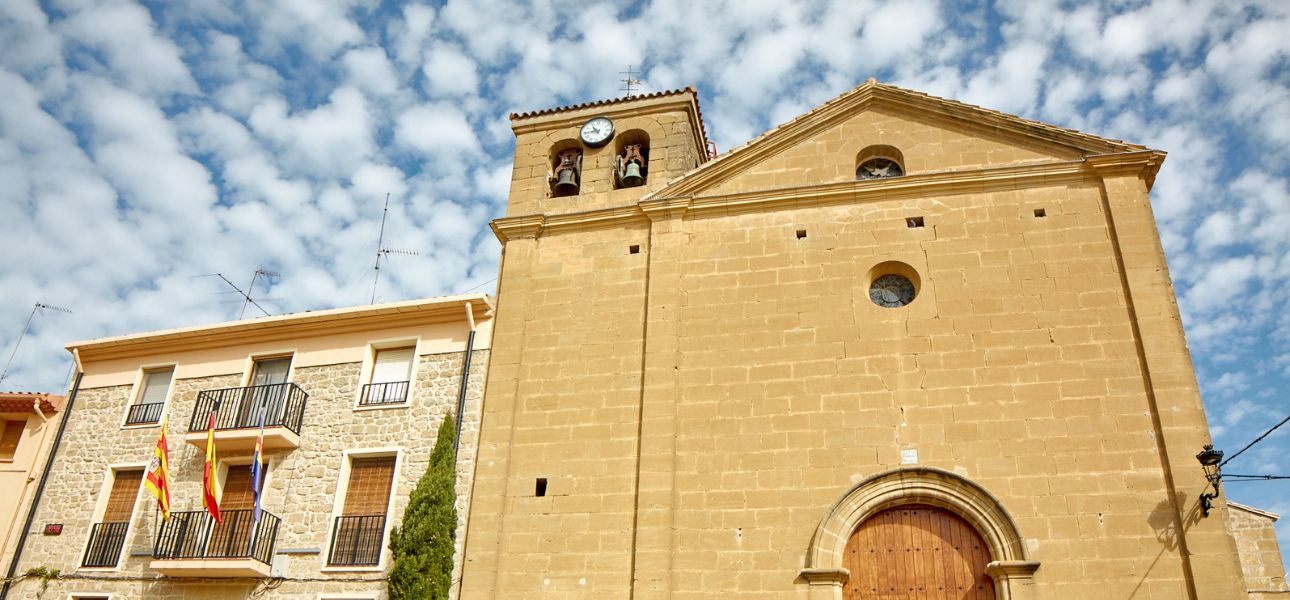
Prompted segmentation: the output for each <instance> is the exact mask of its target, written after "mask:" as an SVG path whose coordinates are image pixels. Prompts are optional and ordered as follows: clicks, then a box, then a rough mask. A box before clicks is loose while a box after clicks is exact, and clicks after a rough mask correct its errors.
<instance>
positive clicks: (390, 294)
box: [0, 0, 1290, 551]
mask: <svg viewBox="0 0 1290 600" xmlns="http://www.w3.org/2000/svg"><path fill="white" fill-rule="evenodd" d="M1287 32H1290V3H1286V2H1276V1H1267V2H1184V1H1167V2H1154V3H1143V2H1123V1H1121V2H1109V3H1105V4H1095V3H1086V2H1078V3H1062V2H1048V1H1036V0H1030V1H1018V2H999V3H972V2H968V3H937V2H933V1H920V0H909V1H901V2H878V1H873V0H854V1H848V2H835V3H830V2H822V1H814V2H783V1H781V0H771V1H739V2H729V3H722V2H715V1H714V2H703V3H696V2H690V1H685V0H655V1H651V2H615V3H594V4H593V3H583V2H549V1H548V2H532V3H513V2H505V1H496V0H473V1H468V2H457V1H452V2H448V3H447V4H446V5H442V4H433V5H426V4H397V3H390V2H386V3H375V2H361V1H357V0H335V1H330V2H323V1H319V0H189V1H187V2H164V1H161V0H150V1H144V2H142V3H140V2H137V1H136V0H106V1H98V0H59V1H55V2H49V3H37V2H35V1H34V0H5V1H3V2H0V94H3V102H0V183H2V185H0V233H2V234H3V239H4V240H5V243H4V249H5V250H4V253H3V259H2V260H3V262H2V263H0V265H2V268H0V290H4V293H3V294H0V348H3V352H4V358H7V357H8V353H9V352H10V350H12V348H13V347H14V343H15V340H16V338H17V336H18V334H19V332H20V331H21V328H22V324H23V322H24V321H25V319H26V317H27V315H28V313H29V312H30V311H31V309H32V305H33V303H35V302H45V303H49V304H54V305H60V306H65V307H67V308H69V309H71V310H72V311H74V314H72V315H66V314H62V313H57V312H52V311H50V312H43V313H41V314H38V315H37V316H36V317H35V319H34V321H33V327H32V333H31V334H30V335H28V337H27V338H26V340H25V341H23V344H22V346H21V348H20V351H19V353H18V355H17V358H16V359H15V361H14V365H13V368H12V369H11V371H10V376H9V377H8V378H7V379H5V381H4V382H3V383H2V384H0V388H6V389H26V390H49V391H58V390H61V389H64V387H65V385H66V381H67V376H68V371H69V361H68V359H67V356H66V353H65V352H63V351H62V346H63V345H64V344H65V343H66V342H68V341H72V340H79V339H86V338H92V337H98V336H104V335H113V334H121V333H127V332H134V331H144V330H152V329H159V328H168V327H174V326H182V325H190V324H197V323H206V322H215V321H221V320H226V319H230V318H235V317H236V316H237V314H238V312H239V310H240V309H241V306H240V305H238V304H236V303H224V301H226V300H228V299H230V297H229V296H228V295H221V294H219V293H220V292H224V291H226V290H227V289H228V288H227V287H226V286H224V284H223V283H222V282H220V281H219V279H218V278H214V277H196V276H199V275H203V274H209V273H223V274H225V275H226V276H228V277H229V278H230V279H232V280H233V281H234V282H236V283H237V284H238V285H240V286H245V284H247V283H248V282H249V281H250V279H251V274H252V272H253V271H254V270H255V269H256V268H258V267H263V268H266V269H270V270H273V271H277V272H279V273H281V274H282V278H281V279H280V280H276V281H274V282H272V285H271V288H270V287H266V286H264V285H261V284H257V286H256V289H255V293H256V294H257V296H259V297H263V298H266V299H268V298H276V300H265V301H263V302H262V304H263V305H264V306H265V307H266V308H268V309H269V310H270V311H271V312H275V313H282V312H293V311H299V310H305V309H317V308H325V307H332V306H346V305H354V304H362V303H366V302H367V301H368V300H369V299H370V297H371V296H370V295H371V285H372V278H371V277H372V261H373V259H374V254H373V253H374V250H375V245H376V238H377V229H378V227H379V224H380V217H381V203H382V201H383V199H384V198H385V196H386V194H387V193H388V194H389V195H390V198H391V202H390V204H391V206H390V221H389V224H388V225H387V228H386V240H387V242H386V245H387V246H391V247H395V248H401V249H408V250H415V251H417V252H418V253H419V254H418V255H417V256H395V257H393V258H392V260H390V261H389V262H388V263H387V265H386V266H387V268H386V269H384V270H383V272H382V277H383V280H382V285H381V287H380V289H379V292H378V301H382V300H383V301H394V300H402V299H409V298H417V297H423V296H429V295H439V294H449V293H454V292H461V291H466V290H471V289H478V290H482V291H488V292H490V293H491V292H492V291H493V286H494V284H493V283H492V282H491V280H492V279H493V278H494V277H495V276H496V271H497V260H498V254H499V252H498V244H497V242H496V241H495V240H494V238H493V236H492V234H491V233H490V232H489V231H488V227H487V223H488V221H489V220H490V219H493V218H496V217H498V216H500V215H501V214H502V210H503V203H504V201H505V195H506V191H507V185H508V182H509V177H510V158H511V151H512V137H511V133H510V129H509V121H508V119H507V115H508V113H510V112H512V111H523V110H530V109H538V108H543V107H548V106H554V105H560V104H567V103H575V102H582V101H587V100H592V99H598V98H606V97H614V96H617V95H620V93H619V88H620V86H621V83H620V81H619V79H620V78H621V75H620V74H619V72H620V71H622V70H624V69H625V68H626V67H627V65H628V64H632V65H636V66H637V68H640V69H643V72H644V75H643V76H642V78H643V79H644V81H645V83H644V90H645V91H658V90H665V89H672V88H678V87H684V86H686V85H693V86H695V87H697V88H698V90H699V92H700V97H701V103H702V106H703V111H704V117H705V119H706V121H707V128H708V131H709V134H710V135H711V136H712V138H713V139H714V140H715V141H716V143H717V145H718V148H719V149H727V148H730V147H732V146H735V145H738V144H741V143H743V142H745V141H747V140H748V139H749V138H751V137H753V136H755V135H757V134H759V133H761V132H763V131H765V130H766V129H768V128H769V127H771V126H773V125H775V124H777V123H780V122H782V121H785V120H787V119H789V118H791V117H793V116H795V115H797V114H800V113H802V112H805V111H807V110H809V109H810V108H812V107H813V106H815V105H817V104H819V103H821V102H823V101H825V100H827V99H828V98H831V97H833V96H835V95H837V94H839V93H841V92H844V91H846V90H848V89H850V88H852V87H854V86H856V85H859V84H860V83H862V82H863V81H864V80H865V79H866V78H868V77H870V76H873V77H877V78H878V79H879V80H881V81H884V82H888V83H894V84H896V85H901V86H904V87H909V88H913V89H916V90H920V91H925V92H928V93H931V94H935V95H939V96H945V97H950V98H954V99H958V100H962V101H965V102H970V103H974V104H979V105H982V106H985V107H988V108H993V109H996V110H1001V111H1005V112H1010V113H1014V114H1018V115H1021V116H1024V117H1028V118H1032V119H1038V120H1043V121H1047V122H1050V123H1055V124H1058V125H1062V126H1066V127H1072V128H1075V129H1079V130H1081V131H1085V132H1089V133H1093V134H1097V135H1102V136H1106V137H1112V138H1118V139H1124V140H1128V141H1132V142H1137V143H1142V144H1146V145H1148V146H1151V147H1154V148H1159V149H1162V150H1165V151H1167V152H1169V158H1168V160H1167V161H1166V162H1165V166H1164V168H1163V169H1162V171H1161V173H1160V176H1159V179H1158V180H1157V182H1156V187H1155V190H1154V191H1153V193H1152V202H1153V206H1154V208H1155V212H1156V217H1157V220H1158V222H1159V226H1160V232H1161V236H1162V239H1163V242H1164V246H1165V251H1166V254H1167V256H1168V258H1169V264H1170V269H1171V271H1172V275H1173V280H1174V284H1175V286H1176V291H1177V293H1178V296H1179V302H1180V307H1181V309H1182V312H1183V317H1184V324H1185V326H1186V330H1187V335H1188V341H1189V344H1190V347H1191V351H1192V356H1193V359H1194V360H1195V362H1196V367H1197V373H1198V376H1199V379H1200V384H1201V389H1202V391H1203V392H1204V396H1205V404H1206V407H1207V410H1208V412H1209V416H1210V423H1211V427H1212V429H1213V433H1214V436H1215V439H1216V442H1217V445H1218V446H1219V447H1220V448H1223V449H1226V450H1228V451H1229V453H1230V452H1233V451H1235V450H1236V449H1238V448H1239V447H1240V446H1241V445H1243V444H1244V443H1245V442H1247V441H1248V440H1250V439H1252V438H1254V437H1255V436H1256V435H1257V434H1258V433H1260V432H1261V431H1262V430H1263V429H1265V428H1267V427H1269V426H1271V425H1272V424H1274V423H1275V422H1276V421H1278V420H1280V419H1281V418H1282V417H1284V416H1285V415H1287V414H1290V400H1288V398H1290V395H1288V394H1287V392H1288V391H1290V387H1288V386H1287V383H1288V382H1290V310H1287V309H1286V306H1287V305H1290V183H1288V181H1290V170H1288V169H1287V161H1288V160H1290V86H1288V85H1287V83H1288V82H1290V35H1287ZM642 65H643V67H642ZM1198 450H1199V449H1198ZM1288 456H1290V428H1287V431H1281V432H1278V433H1277V434H1274V435H1273V436H1272V437H1270V438H1269V439H1268V441H1266V442H1264V443H1263V444H1260V445H1259V446H1257V447H1256V448H1255V449H1254V450H1251V451H1250V452H1249V453H1247V454H1246V455H1245V456H1242V457H1241V458H1240V459H1238V461H1237V462H1233V463H1232V464H1231V465H1229V469H1228V470H1229V471H1231V472H1241V473H1251V474H1268V473H1275V474H1290V459H1288V458H1287V457H1288ZM1193 475H1195V476H1199V467H1198V470H1197V472H1196V473H1195V474H1193ZM1179 476H1187V475H1186V474H1180V475H1179ZM1228 492H1229V494H1230V497H1231V498H1232V499H1234V500H1237V501H1239V502H1244V503H1247V504H1252V505H1255V506H1259V507H1262V508H1266V509H1269V510H1272V511H1274V512H1278V513H1281V514H1290V484H1286V483H1232V484H1230V486H1229V488H1228ZM1280 532H1281V535H1282V538H1281V540H1282V541H1281V544H1282V547H1283V549H1285V550H1286V551H1290V519H1287V520H1285V521H1283V525H1282V526H1281V527H1280Z"/></svg>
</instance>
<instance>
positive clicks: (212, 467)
mask: <svg viewBox="0 0 1290 600" xmlns="http://www.w3.org/2000/svg"><path fill="white" fill-rule="evenodd" d="M218 410H219V405H216V406H215V407H214V408H212V409H211V421H210V427H209V428H207V429H206V465H205V467H204V468H203V469H202V505H203V506H205V507H206V512H208V513H210V514H211V518H212V519H215V522H216V523H217V524H222V522H221V521H220V518H219V497H220V493H219V471H218V468H219V461H217V460H216V459H215V412H216V411H218Z"/></svg>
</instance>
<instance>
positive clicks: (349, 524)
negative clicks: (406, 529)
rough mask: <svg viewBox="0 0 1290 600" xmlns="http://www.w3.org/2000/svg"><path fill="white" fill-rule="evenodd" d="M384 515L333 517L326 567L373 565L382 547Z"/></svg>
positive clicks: (379, 558) (378, 557)
mask: <svg viewBox="0 0 1290 600" xmlns="http://www.w3.org/2000/svg"><path fill="white" fill-rule="evenodd" d="M383 541H385V515H365V516H349V517H336V526H335V527H334V528H332V530H331V553H330V554H328V555H327V566H329V567H374V566H377V565H379V564H381V550H382V549H383V548H384V547H385V545H384V544H382V542H383Z"/></svg>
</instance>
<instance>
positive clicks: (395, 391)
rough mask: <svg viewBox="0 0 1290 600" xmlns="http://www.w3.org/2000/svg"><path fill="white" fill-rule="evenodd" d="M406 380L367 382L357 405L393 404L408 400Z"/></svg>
mask: <svg viewBox="0 0 1290 600" xmlns="http://www.w3.org/2000/svg"><path fill="white" fill-rule="evenodd" d="M409 383H410V382H407V381H391V382H389V383H369V384H367V385H364V386H363V395H362V397H360V398H359V399H358V405H359V406H393V405H396V404H403V403H404V402H407V401H408V384H409Z"/></svg>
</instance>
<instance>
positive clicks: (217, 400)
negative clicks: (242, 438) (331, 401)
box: [188, 383, 309, 434]
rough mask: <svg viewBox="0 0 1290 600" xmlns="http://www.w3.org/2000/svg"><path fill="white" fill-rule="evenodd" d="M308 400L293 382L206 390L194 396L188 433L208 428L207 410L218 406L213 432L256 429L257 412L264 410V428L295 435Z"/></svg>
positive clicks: (209, 411) (297, 432)
mask: <svg viewBox="0 0 1290 600" xmlns="http://www.w3.org/2000/svg"><path fill="white" fill-rule="evenodd" d="M308 401H309V394H307V393H305V391H304V390H302V389H300V386H298V385H296V384H294V383H275V384H273V385H253V386H250V387H241V388H227V389H222V390H207V391H204V392H200V393H198V394H197V406H196V407H195V408H194V409H193V418H192V420H190V421H189V422H188V431H189V432H193V433H196V432H204V431H206V430H207V429H209V428H210V415H211V408H213V407H216V406H218V407H219V412H217V413H215V430H216V431H222V430H225V429H251V428H256V427H259V426H260V410H261V409H264V426H265V427H286V428H287V429H290V430H291V431H292V433H296V434H299V433H300V423H301V422H302V421H303V420H304V418H305V403H306V402H308Z"/></svg>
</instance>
